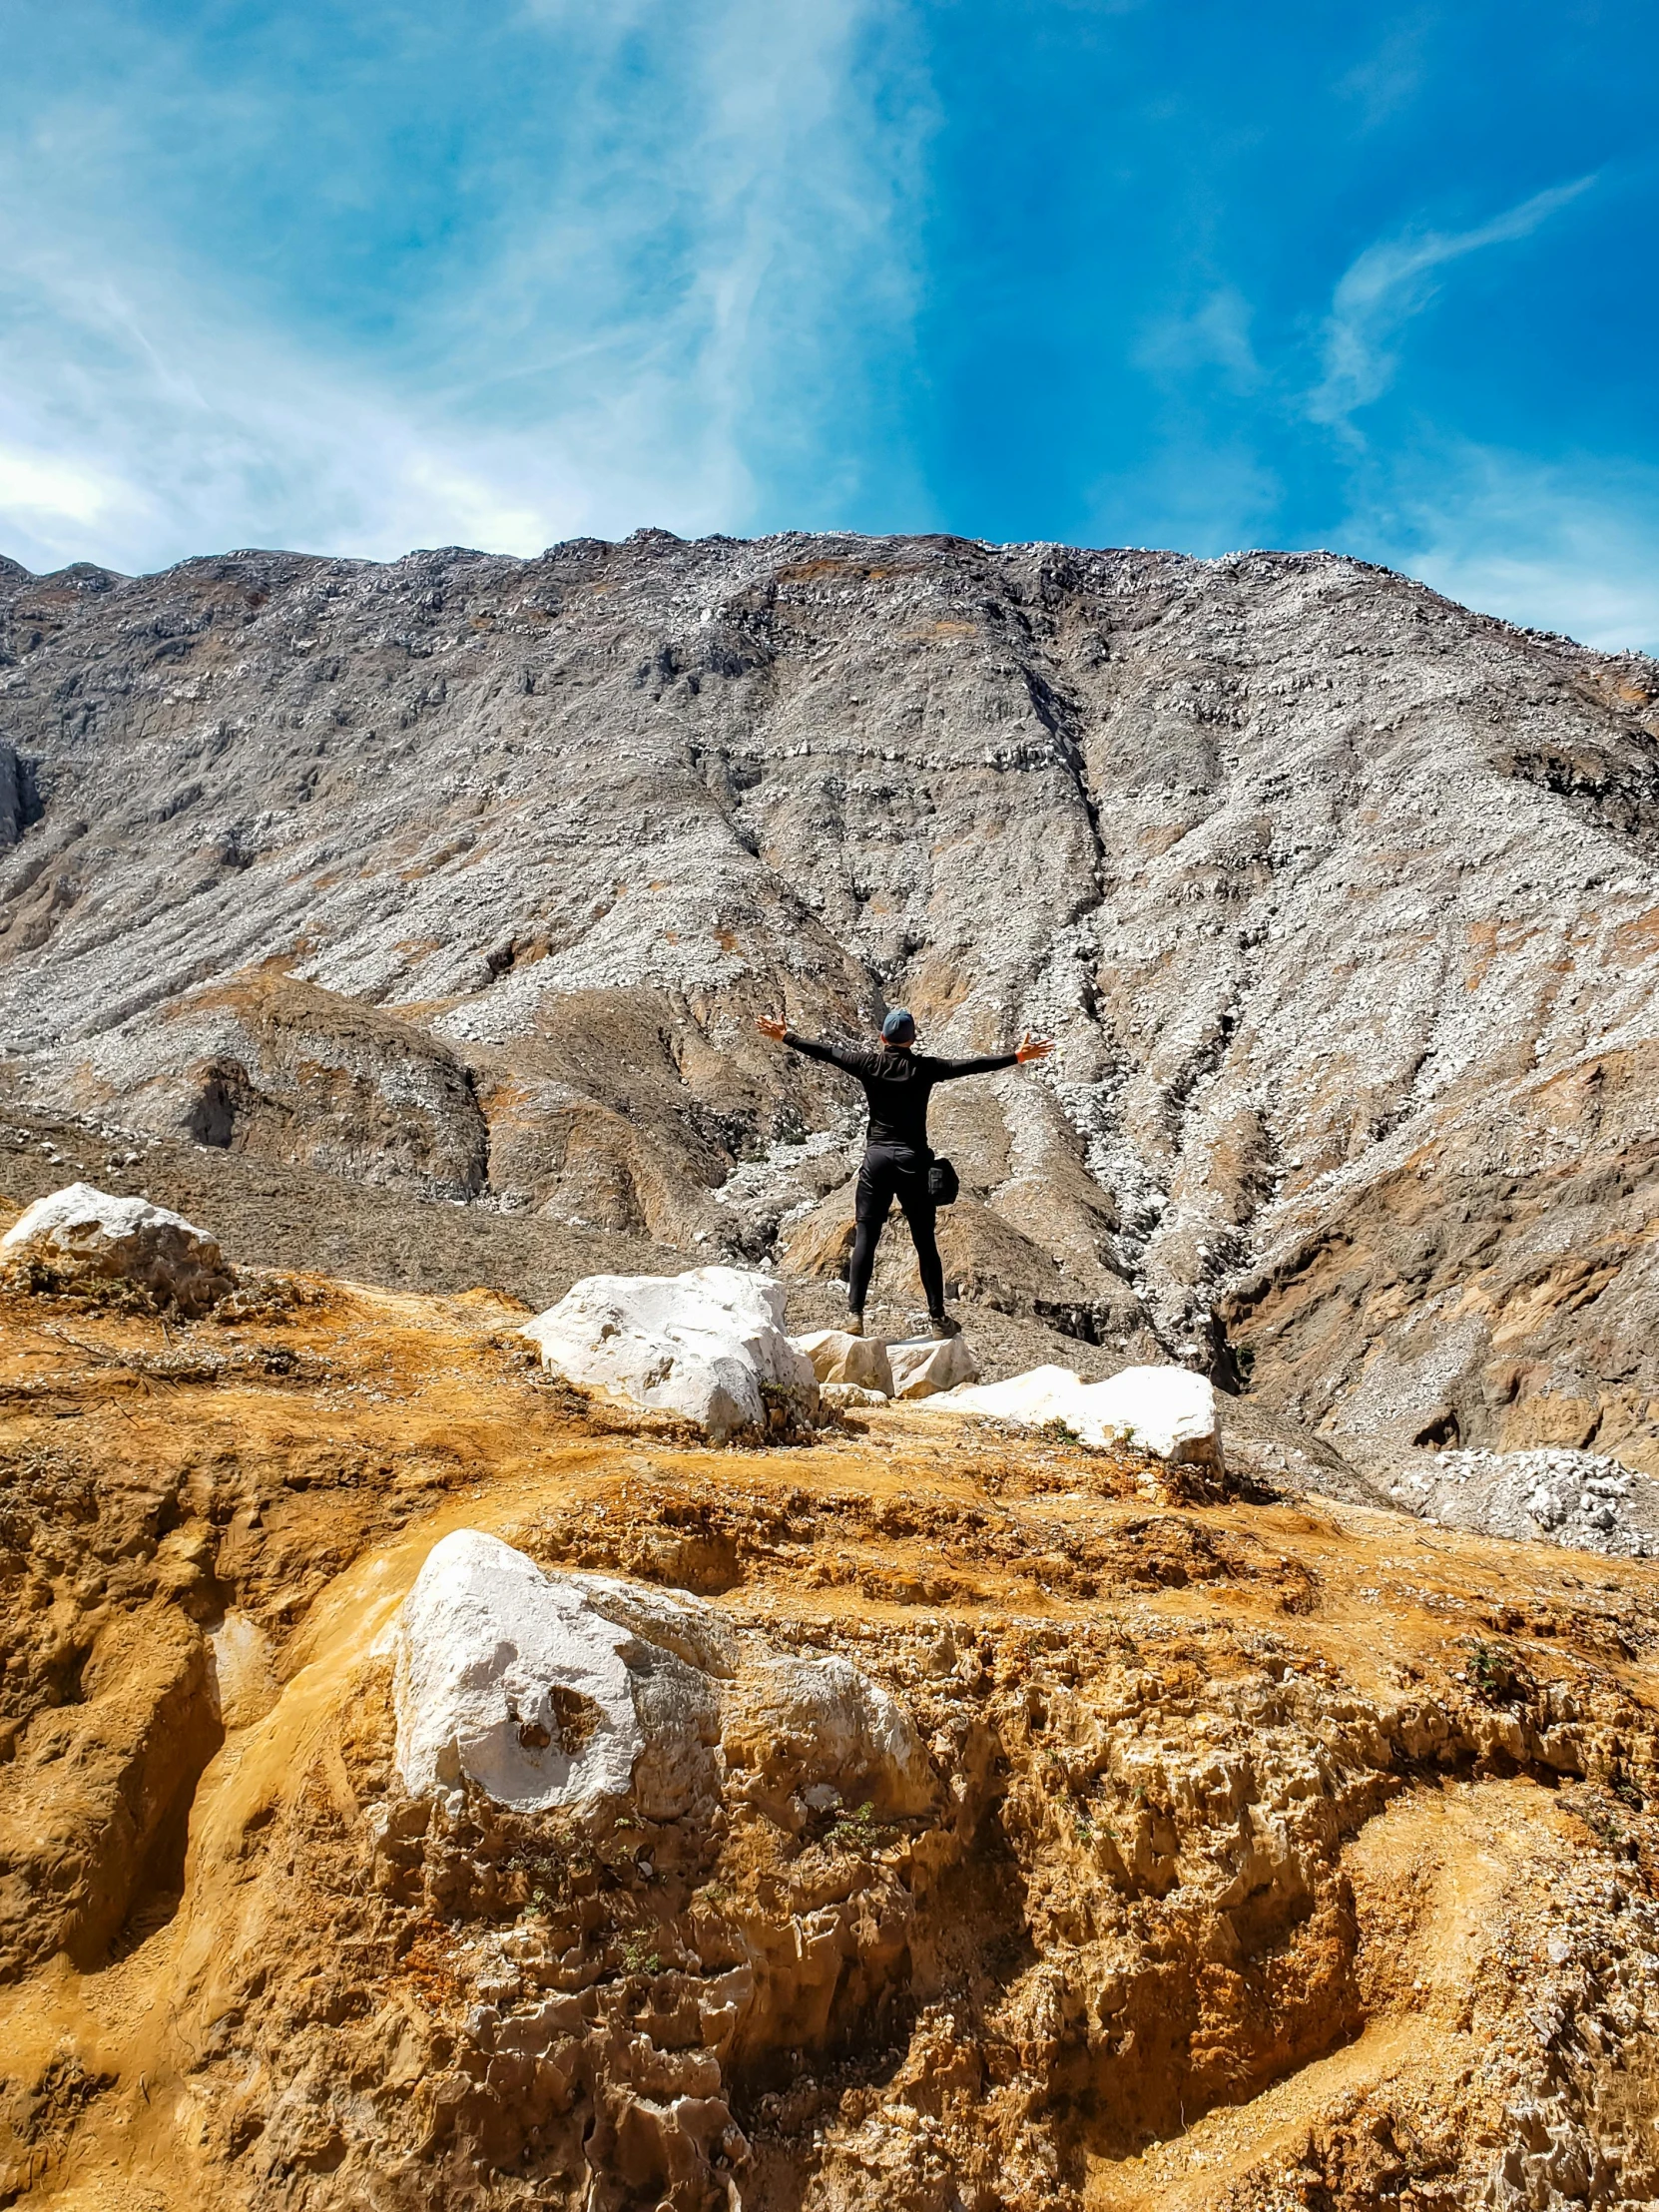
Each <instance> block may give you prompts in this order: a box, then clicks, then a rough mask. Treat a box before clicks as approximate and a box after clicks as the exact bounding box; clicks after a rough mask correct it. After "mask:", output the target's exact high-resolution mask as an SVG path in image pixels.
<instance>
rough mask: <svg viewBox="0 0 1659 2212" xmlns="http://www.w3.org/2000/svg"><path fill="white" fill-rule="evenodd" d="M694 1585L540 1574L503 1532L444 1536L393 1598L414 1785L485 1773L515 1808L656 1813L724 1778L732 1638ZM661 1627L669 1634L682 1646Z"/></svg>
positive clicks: (670, 1812) (708, 1794) (453, 1785)
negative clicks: (722, 1738)
mask: <svg viewBox="0 0 1659 2212" xmlns="http://www.w3.org/2000/svg"><path fill="white" fill-rule="evenodd" d="M708 1614H709V1608H707V1607H705V1606H701V1605H699V1604H698V1602H697V1600H696V1599H694V1598H689V1597H678V1596H675V1597H671V1596H669V1595H668V1594H667V1593H665V1592H662V1591H651V1592H644V1591H638V1590H634V1589H632V1588H631V1587H630V1586H629V1585H627V1584H622V1583H615V1582H611V1581H609V1580H608V1579H607V1578H605V1577H602V1576H594V1577H588V1576H584V1575H567V1574H544V1573H543V1572H542V1570H541V1568H540V1567H538V1566H537V1565H536V1563H535V1561H534V1560H533V1559H528V1558H526V1557H525V1555H524V1553H523V1552H521V1551H515V1550H514V1549H513V1547H512V1546H511V1545H510V1544H505V1543H503V1542H502V1541H501V1540H500V1538H499V1537H496V1536H488V1535H484V1534H482V1533H481V1532H480V1531H479V1530H477V1529H471V1528H463V1529H457V1530H456V1531H455V1532H454V1533H453V1534H451V1535H448V1536H445V1537H444V1538H443V1539H442V1541H441V1542H439V1543H437V1544H435V1545H434V1546H433V1548H432V1550H431V1551H430V1552H429V1553H428V1554H427V1557H426V1562H425V1564H424V1565H423V1566H422V1568H421V1570H420V1573H419V1574H418V1575H417V1576H416V1578H415V1582H414V1586H413V1588H412V1589H411V1590H410V1592H409V1594H408V1596H407V1597H406V1598H405V1599H404V1601H403V1605H402V1608H401V1610H400V1612H399V1614H398V1620H397V1631H396V1672H395V1683H394V1701H395V1706H396V1715H397V1752H396V1757H397V1771H398V1773H399V1774H400V1776H401V1777H402V1780H403V1783H404V1786H405V1788H406V1789H407V1790H408V1791H409V1792H410V1794H411V1795H413V1796H416V1797H425V1796H430V1795H432V1794H433V1793H434V1792H436V1791H439V1790H456V1789H459V1788H460V1787H462V1785H463V1783H464V1782H467V1781H470V1782H473V1783H475V1784H476V1785H477V1786H478V1787H479V1788H480V1789H481V1790H483V1791H484V1792H485V1793H486V1794H487V1795H488V1796H490V1797H491V1798H493V1799H495V1801H496V1802H497V1803H498V1804H501V1805H508V1806H512V1807H514V1808H515V1809H517V1810H519V1811H545V1810H548V1809H550V1808H551V1807H554V1806H572V1807H577V1808H582V1807H588V1806H592V1805H594V1804H597V1803H599V1802H600V1801H602V1800H605V1799H607V1798H609V1799H616V1798H623V1797H629V1796H632V1797H634V1798H636V1799H637V1801H638V1802H639V1804H640V1806H641V1809H642V1810H643V1811H645V1812H646V1813H647V1815H648V1816H649V1817H651V1818H653V1819H669V1818H673V1817H675V1816H676V1815H677V1814H680V1813H683V1812H685V1811H686V1810H687V1809H688V1808H689V1807H691V1806H692V1805H694V1804H695V1803H696V1802H697V1801H698V1800H699V1799H700V1798H702V1799H711V1800H712V1794H713V1793H714V1791H715V1790H716V1789H717V1788H718V1782H717V1777H716V1774H715V1770H714V1763H713V1754H712V1749H711V1747H712V1745H713V1744H714V1742H715V1741H716V1738H717V1732H718V1715H719V1694H718V1691H717V1689H716V1685H715V1681H714V1679H713V1677H712V1676H711V1675H710V1673H709V1672H708V1671H707V1669H706V1668H705V1667H704V1666H703V1665H700V1664H694V1663H691V1662H690V1661H689V1660H688V1659H687V1658H685V1657H683V1656H682V1655H681V1654H682V1653H683V1652H687V1651H691V1652H701V1653H703V1654H705V1655H706V1656H711V1657H714V1658H715V1659H716V1661H717V1663H719V1664H725V1665H727V1666H729V1665H730V1660H731V1647H730V1641H729V1638H727V1637H726V1634H725V1631H724V1630H722V1629H721V1628H720V1627H719V1625H718V1623H717V1622H715V1621H714V1620H713V1618H712V1616H711V1617H709V1618H705V1617H704V1616H706V1615H708ZM659 1637H665V1638H668V1637H672V1638H673V1640H674V1642H675V1643H677V1644H678V1645H679V1649H678V1650H676V1649H672V1648H670V1644H669V1643H668V1642H667V1641H659V1640H658V1638H659Z"/></svg>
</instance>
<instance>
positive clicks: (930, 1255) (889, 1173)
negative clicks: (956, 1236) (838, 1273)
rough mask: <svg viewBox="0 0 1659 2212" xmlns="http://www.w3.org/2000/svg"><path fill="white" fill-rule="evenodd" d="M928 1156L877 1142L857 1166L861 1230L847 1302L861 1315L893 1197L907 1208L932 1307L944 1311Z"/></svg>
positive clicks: (933, 1310) (857, 1234) (855, 1244)
mask: <svg viewBox="0 0 1659 2212" xmlns="http://www.w3.org/2000/svg"><path fill="white" fill-rule="evenodd" d="M928 1165H929V1162H928V1158H927V1155H926V1153H924V1152H912V1151H911V1150H910V1148H909V1146H908V1145H885V1144H872V1145H870V1146H869V1147H868V1148H867V1149H866V1151H865V1153H864V1164H863V1166H862V1167H861V1168H860V1169H859V1170H858V1211H857V1228H856V1230H855V1231H854V1233H853V1238H852V1264H851V1266H850V1267H849V1268H848V1269H847V1271H846V1304H847V1310H848V1312H849V1313H854V1314H861V1313H862V1312H863V1310H864V1300H865V1298H866V1297H867V1296H868V1294H869V1273H870V1270H871V1268H873V1267H874V1265H875V1243H876V1239H877V1238H878V1237H879V1236H880V1234H881V1225H882V1223H883V1222H884V1221H885V1220H886V1218H887V1214H888V1211H889V1209H890V1208H891V1206H892V1202H893V1200H894V1199H895V1198H896V1199H897V1201H898V1203H899V1205H900V1206H902V1207H903V1209H904V1219H905V1220H906V1221H907V1222H908V1223H909V1225H910V1237H911V1240H912V1242H913V1243H914V1245H915V1248H916V1262H917V1265H918V1266H919V1267H920V1269H921V1287H922V1289H923V1291H925V1292H926V1294H927V1311H928V1312H929V1313H930V1314H934V1315H938V1314H942V1313H943V1312H944V1267H943V1264H942V1263H941V1261H940V1259H939V1248H938V1245H937V1243H936V1241H935V1240H934V1236H933V1221H934V1216H935V1214H936V1212H937V1208H936V1207H935V1206H934V1204H933V1201H932V1200H931V1199H930V1198H929V1197H928V1195H927V1169H928Z"/></svg>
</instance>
